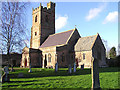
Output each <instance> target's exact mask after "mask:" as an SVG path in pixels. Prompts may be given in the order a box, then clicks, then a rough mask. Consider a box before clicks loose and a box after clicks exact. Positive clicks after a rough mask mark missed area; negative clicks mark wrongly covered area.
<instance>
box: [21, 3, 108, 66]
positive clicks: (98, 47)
mask: <svg viewBox="0 0 120 90" xmlns="http://www.w3.org/2000/svg"><path fill="white" fill-rule="evenodd" d="M105 52H106V51H105V47H104V44H103V43H102V40H101V37H100V35H99V34H96V35H93V36H88V37H81V36H80V34H79V32H78V30H77V28H75V29H72V30H68V31H65V32H61V33H55V3H53V2H49V3H47V7H43V6H42V5H41V4H40V6H39V7H37V8H35V9H32V27H31V40H30V48H28V47H25V48H23V51H22V60H21V67H29V66H30V65H31V67H42V68H55V64H56V63H58V67H68V66H69V65H72V66H73V64H74V63H75V62H78V66H79V67H81V65H84V67H85V68H90V67H91V57H94V58H96V59H97V60H99V66H100V67H101V66H104V65H106V62H105V58H106V57H105V56H106V55H105Z"/></svg>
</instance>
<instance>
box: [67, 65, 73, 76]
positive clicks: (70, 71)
mask: <svg viewBox="0 0 120 90" xmlns="http://www.w3.org/2000/svg"><path fill="white" fill-rule="evenodd" d="M68 72H69V73H70V74H71V73H72V67H71V65H69V67H68Z"/></svg>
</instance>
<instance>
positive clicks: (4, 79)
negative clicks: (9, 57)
mask: <svg viewBox="0 0 120 90" xmlns="http://www.w3.org/2000/svg"><path fill="white" fill-rule="evenodd" d="M1 81H2V82H9V81H10V77H9V68H8V66H5V67H4V74H3V75H2V77H1Z"/></svg>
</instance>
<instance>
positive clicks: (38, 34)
mask: <svg viewBox="0 0 120 90" xmlns="http://www.w3.org/2000/svg"><path fill="white" fill-rule="evenodd" d="M54 33H55V3H53V2H49V3H47V7H43V6H41V3H40V6H39V7H37V8H35V9H32V27H31V40H30V48H35V49H38V48H39V46H40V45H41V44H42V43H43V42H44V41H45V40H46V39H47V37H48V36H49V35H51V34H54Z"/></svg>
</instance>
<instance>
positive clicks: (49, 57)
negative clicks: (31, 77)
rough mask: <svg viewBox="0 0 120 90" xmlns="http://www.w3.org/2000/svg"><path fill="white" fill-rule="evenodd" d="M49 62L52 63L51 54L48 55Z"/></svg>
mask: <svg viewBox="0 0 120 90" xmlns="http://www.w3.org/2000/svg"><path fill="white" fill-rule="evenodd" d="M48 62H51V54H50V53H49V54H48Z"/></svg>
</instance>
